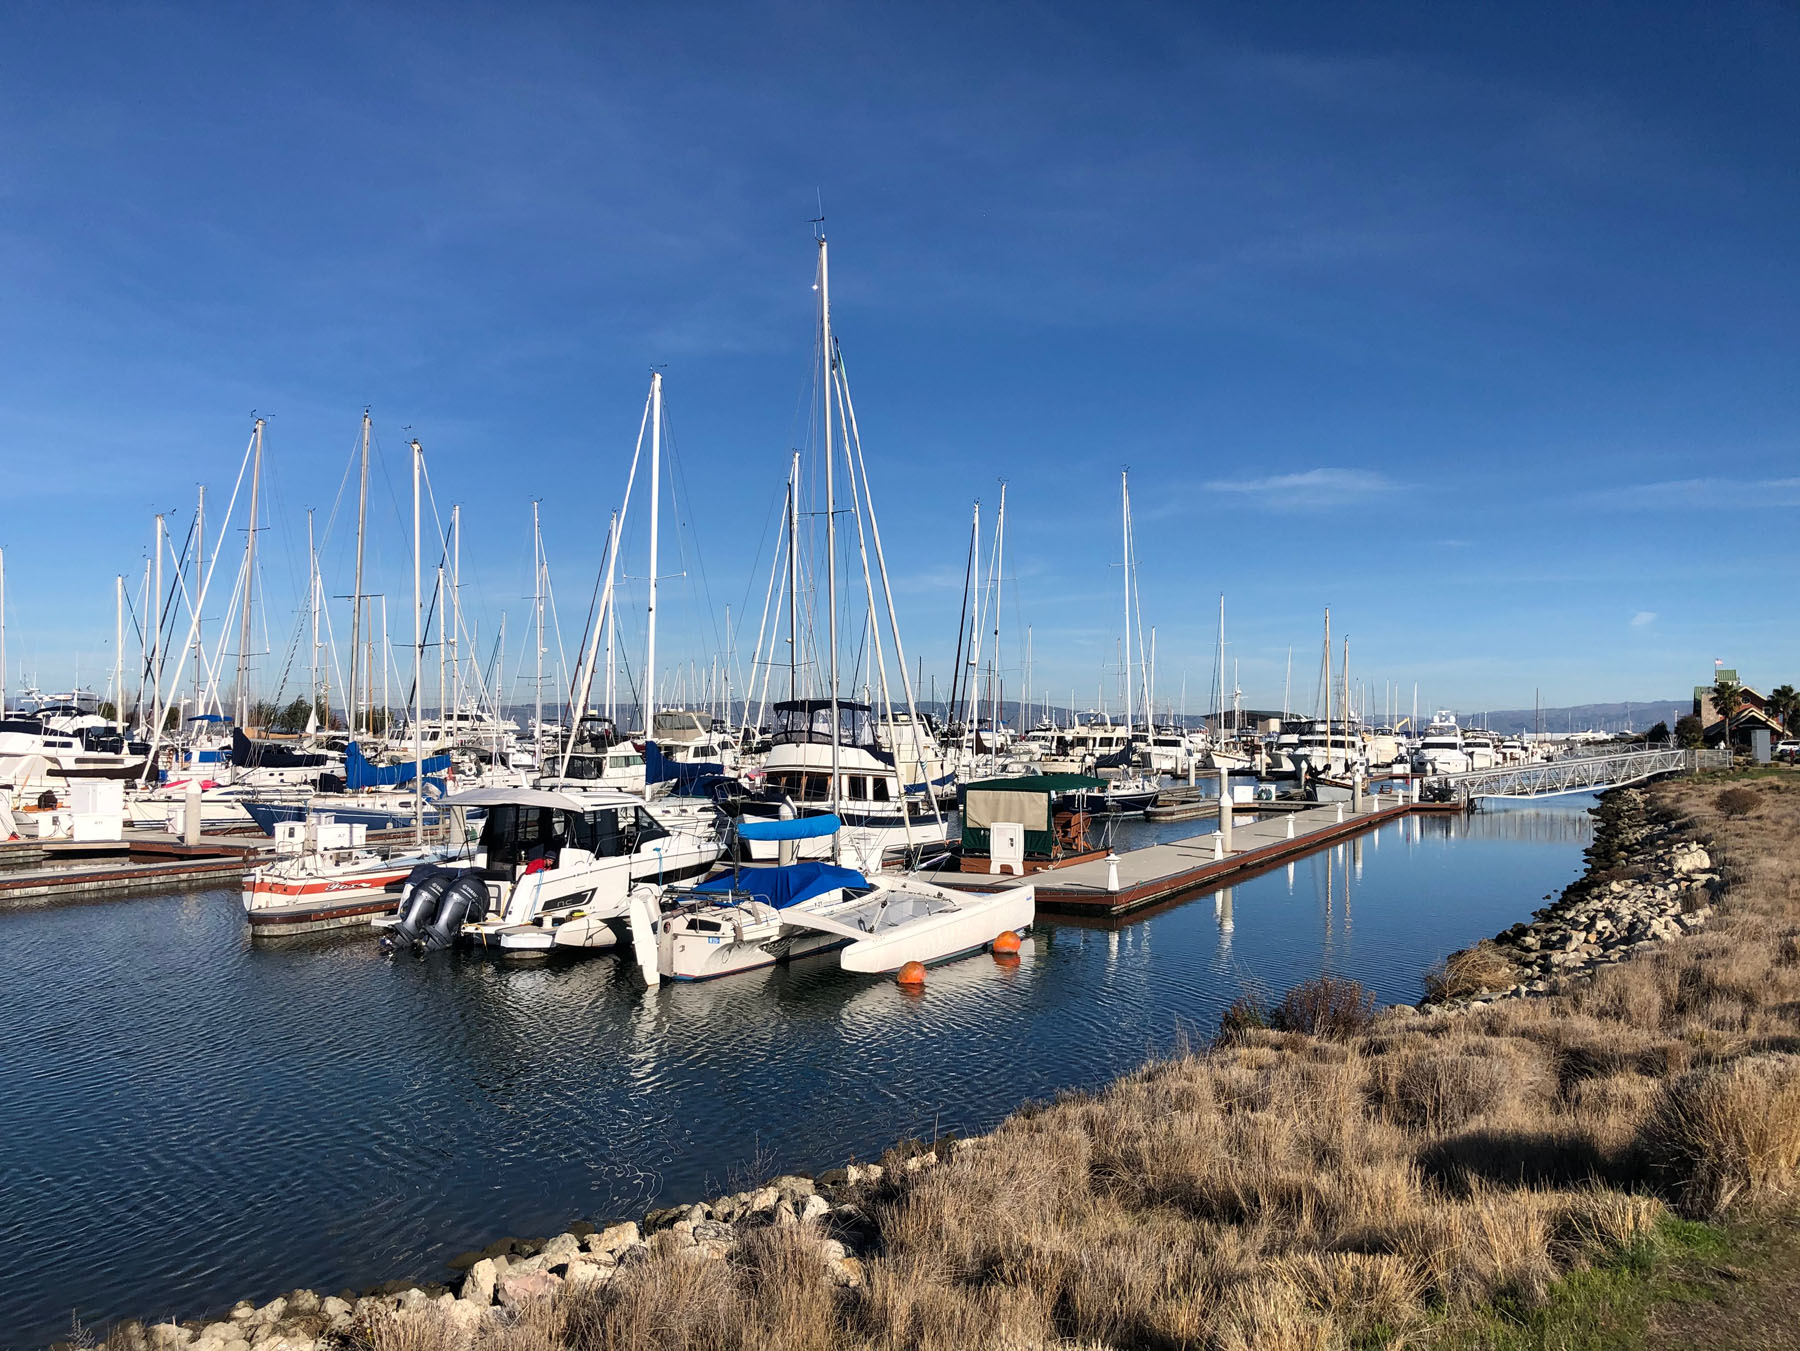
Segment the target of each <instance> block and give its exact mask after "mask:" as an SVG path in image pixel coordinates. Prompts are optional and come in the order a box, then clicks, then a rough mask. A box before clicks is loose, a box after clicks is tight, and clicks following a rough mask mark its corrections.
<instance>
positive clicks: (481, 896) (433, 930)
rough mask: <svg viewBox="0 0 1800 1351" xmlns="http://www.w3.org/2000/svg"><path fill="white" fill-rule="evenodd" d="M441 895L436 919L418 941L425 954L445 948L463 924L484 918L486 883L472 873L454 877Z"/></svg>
mask: <svg viewBox="0 0 1800 1351" xmlns="http://www.w3.org/2000/svg"><path fill="white" fill-rule="evenodd" d="M441 894H442V896H443V900H442V901H441V902H440V903H439V905H438V908H437V918H436V919H434V920H432V922H431V927H430V928H428V929H426V930H425V932H424V934H423V935H422V936H421V938H420V940H419V941H420V944H421V946H423V947H424V949H425V951H427V952H436V951H437V950H438V949H440V948H447V947H449V946H450V945H451V944H452V943H454V942H455V941H456V935H457V934H458V933H460V932H461V931H462V926H463V925H464V924H466V923H468V922H469V921H470V920H471V919H474V920H479V919H481V918H482V917H483V916H485V915H486V914H487V902H488V893H487V883H486V882H484V881H482V879H481V877H480V876H479V875H478V874H476V873H458V874H455V880H454V881H452V882H451V883H450V885H449V886H448V887H446V888H444V890H443V892H442V893H441Z"/></svg>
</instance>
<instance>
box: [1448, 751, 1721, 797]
mask: <svg viewBox="0 0 1800 1351" xmlns="http://www.w3.org/2000/svg"><path fill="white" fill-rule="evenodd" d="M1722 758H1723V757H1722V756H1720V755H1719V754H1717V753H1715V752H1712V751H1695V750H1685V749H1676V748H1672V747H1671V748H1665V749H1660V750H1648V749H1646V750H1635V751H1623V752H1617V753H1615V754H1612V755H1584V756H1571V757H1569V758H1566V759H1562V760H1546V761H1542V762H1540V763H1537V764H1525V765H1501V766H1497V767H1495V768H1493V769H1472V770H1464V771H1463V772H1462V773H1460V774H1437V775H1432V776H1430V777H1428V778H1426V779H1425V780H1424V782H1423V784H1422V785H1421V786H1422V788H1424V790H1425V795H1426V796H1428V797H1430V798H1432V799H1434V800H1436V801H1439V802H1454V801H1461V802H1469V801H1473V800H1474V799H1476V798H1484V797H1493V798H1536V797H1558V796H1562V795H1565V794H1570V793H1591V792H1594V791H1595V790H1596V789H1601V788H1619V787H1623V786H1624V785H1626V784H1629V783H1640V782H1642V781H1643V780H1645V779H1652V778H1658V777H1660V776H1662V775H1665V774H1682V773H1688V772H1691V771H1694V770H1698V769H1701V768H1707V767H1710V766H1711V764H1712V762H1714V761H1720V760H1722Z"/></svg>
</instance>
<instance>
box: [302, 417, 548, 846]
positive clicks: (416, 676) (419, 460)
mask: <svg viewBox="0 0 1800 1351" xmlns="http://www.w3.org/2000/svg"><path fill="white" fill-rule="evenodd" d="M424 461H425V451H424V449H423V448H422V447H421V446H420V445H419V442H418V438H417V437H415V438H414V439H413V443H412V499H413V503H412V507H413V697H412V743H413V795H412V796H413V839H414V840H415V841H419V840H423V839H424V838H425V733H424V730H423V729H422V728H421V727H420V726H419V723H420V720H421V719H422V718H423V716H424V713H425V708H424V703H423V699H424V693H423V691H424V685H425V682H424V681H423V680H422V679H421V678H420V677H421V676H422V675H423V674H424V665H425V597H424V593H423V592H422V590H421V589H420V580H419V565H420V557H419V555H420V551H421V548H422V547H423V546H422V540H421V536H420V534H419V479H420V477H421V475H420V473H419V470H420V467H421V466H422V465H423V464H424ZM536 513H537V505H536V504H535V503H533V504H532V514H533V516H535V515H536ZM311 517H312V513H311V512H308V513H307V519H308V520H309V521H310V520H311ZM446 838H448V837H447V836H446Z"/></svg>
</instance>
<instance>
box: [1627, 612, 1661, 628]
mask: <svg viewBox="0 0 1800 1351" xmlns="http://www.w3.org/2000/svg"><path fill="white" fill-rule="evenodd" d="M1655 622H1656V611H1655V610H1639V611H1638V612H1637V613H1636V614H1634V615H1633V616H1632V617H1631V627H1632V628H1634V629H1646V628H1649V627H1650V625H1652V624H1654V623H1655Z"/></svg>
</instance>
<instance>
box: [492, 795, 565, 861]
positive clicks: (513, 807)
mask: <svg viewBox="0 0 1800 1351" xmlns="http://www.w3.org/2000/svg"><path fill="white" fill-rule="evenodd" d="M567 818H568V813H566V812H559V811H556V810H555V809H553V808H550V807H522V806H519V805H517V804H515V803H511V802H502V803H498V804H496V805H494V806H492V807H489V808H488V814H487V819H486V820H485V821H483V822H482V823H481V848H483V849H485V850H487V860H488V871H489V873H490V874H493V873H499V874H502V875H504V876H508V877H510V876H511V875H512V870H513V869H514V868H516V867H518V866H519V865H520V864H524V863H531V862H534V861H535V860H537V859H549V860H551V861H552V862H554V861H555V860H556V856H557V853H558V852H559V851H560V850H561V849H562V847H563V842H564V840H565V838H566V836H567Z"/></svg>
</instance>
